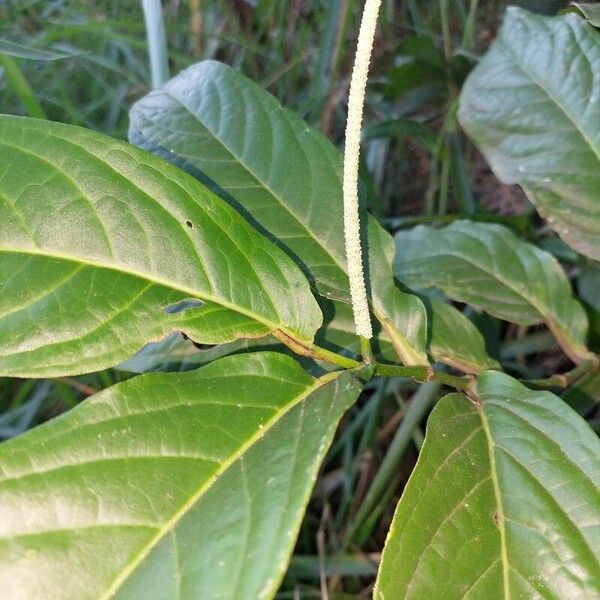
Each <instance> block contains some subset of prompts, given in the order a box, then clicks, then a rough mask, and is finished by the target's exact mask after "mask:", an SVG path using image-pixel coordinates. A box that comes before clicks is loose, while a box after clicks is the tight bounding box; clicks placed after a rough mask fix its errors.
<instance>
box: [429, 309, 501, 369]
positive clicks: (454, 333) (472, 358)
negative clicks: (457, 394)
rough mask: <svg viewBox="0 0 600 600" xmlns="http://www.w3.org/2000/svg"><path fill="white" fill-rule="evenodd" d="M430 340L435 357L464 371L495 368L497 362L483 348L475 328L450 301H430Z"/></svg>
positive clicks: (483, 344) (497, 366) (482, 341)
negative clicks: (448, 302)
mask: <svg viewBox="0 0 600 600" xmlns="http://www.w3.org/2000/svg"><path fill="white" fill-rule="evenodd" d="M430 302H431V313H432V314H431V341H430V346H429V350H430V352H431V355H432V356H433V357H434V358H435V360H437V361H440V362H443V363H445V364H447V365H450V366H452V367H455V368H457V369H460V370H461V371H464V372H465V373H479V372H480V371H485V370H486V369H498V368H499V367H500V364H499V363H498V361H496V360H494V359H493V358H492V357H491V356H489V354H488V353H487V350H486V349H485V340H484V339H483V335H481V332H480V331H479V329H477V327H476V326H475V325H474V324H473V322H472V321H470V320H469V319H468V318H467V317H465V315H463V314H462V313H461V312H460V311H459V310H457V309H456V308H454V306H452V305H451V304H447V303H446V302H441V301H439V300H431V301H430Z"/></svg>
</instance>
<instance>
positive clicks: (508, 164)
mask: <svg viewBox="0 0 600 600" xmlns="http://www.w3.org/2000/svg"><path fill="white" fill-rule="evenodd" d="M599 69H600V33H599V32H597V31H595V30H594V29H593V28H592V27H591V26H590V25H589V24H588V23H586V22H585V21H584V20H583V19H581V18H580V17H578V16H576V15H566V16H563V17H559V18H548V17H541V16H536V15H532V14H530V13H528V12H526V11H524V10H521V9H517V8H510V9H509V10H508V11H507V14H506V17H505V20H504V24H503V26H502V29H501V32H500V35H499V38H498V40H497V41H496V42H495V43H494V44H493V45H492V47H491V49H490V50H489V52H488V53H487V54H486V55H485V57H484V58H483V60H482V61H481V62H480V63H479V65H478V67H477V68H476V69H475V71H474V72H473V74H472V75H471V76H470V77H469V79H468V80H467V83H466V85H465V87H464V89H463V92H462V97H461V106H460V111H459V117H460V121H461V123H462V125H463V127H464V128H465V129H466V131H467V133H468V134H469V135H470V136H471V137H472V138H473V139H474V140H475V142H476V143H477V144H478V145H479V147H480V148H481V150H482V151H483V152H484V154H485V155H486V157H487V159H488V160H489V162H490V164H491V166H492V168H493V169H494V171H495V172H496V174H497V175H498V176H499V177H500V179H502V180H503V181H504V182H506V183H518V184H520V185H522V186H523V187H524V189H525V191H526V192H527V194H528V196H529V197H530V198H531V200H532V201H533V202H534V203H535V204H536V206H537V207H538V209H539V210H540V212H541V213H542V214H543V215H544V216H545V217H547V219H548V222H549V223H550V224H551V225H552V227H553V228H554V229H555V230H556V231H557V232H558V233H559V234H560V236H561V237H562V238H563V239H564V241H565V242H567V243H568V244H569V245H570V246H572V247H573V248H575V249H576V250H578V251H579V252H581V253H583V254H587V255H588V256H591V257H593V258H596V259H599V258H600V118H599V117H598V100H599V98H600V78H599V77H597V72H598V70H599Z"/></svg>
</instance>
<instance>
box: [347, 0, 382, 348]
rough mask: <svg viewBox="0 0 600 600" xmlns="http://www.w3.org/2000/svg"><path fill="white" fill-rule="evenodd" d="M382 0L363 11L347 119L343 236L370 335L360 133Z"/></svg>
mask: <svg viewBox="0 0 600 600" xmlns="http://www.w3.org/2000/svg"><path fill="white" fill-rule="evenodd" d="M380 6H381V0H366V2H365V8H364V11H363V16H362V22H361V24H360V33H359V34H358V45H357V48H356V56H355V59H354V69H353V71H352V80H351V82H350V97H349V99H348V122H347V124H346V147H345V150H344V237H345V241H346V260H347V261H348V277H349V278H350V294H351V296H352V309H353V311H354V323H355V327H356V334H357V335H359V336H361V337H364V338H367V339H371V338H372V337H373V329H372V326H371V315H370V313H369V302H368V300H367V291H366V288H365V275H364V269H363V261H362V248H361V243H360V216H359V207H358V165H359V154H360V134H361V127H362V119H363V105H364V101H365V88H366V87H367V77H368V74H369V63H370V61H371V51H372V49H373V40H374V39H375V27H376V25H377V15H378V14H379V7H380Z"/></svg>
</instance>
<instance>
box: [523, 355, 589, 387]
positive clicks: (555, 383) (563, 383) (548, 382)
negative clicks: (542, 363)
mask: <svg viewBox="0 0 600 600" xmlns="http://www.w3.org/2000/svg"><path fill="white" fill-rule="evenodd" d="M597 367H598V363H597V362H596V361H593V360H584V361H583V362H582V363H581V364H580V365H577V366H576V367H575V368H574V369H573V370H571V371H568V372H567V373H560V374H558V375H552V376H551V377H547V378H546V379H525V380H524V381H522V383H524V384H525V385H527V386H530V387H533V388H537V389H541V390H552V389H556V388H559V389H565V388H567V387H569V386H570V385H571V384H572V383H575V382H576V381H577V380H578V379H581V378H582V377H583V376H584V375H587V373H589V372H590V371H592V370H593V369H595V368H597Z"/></svg>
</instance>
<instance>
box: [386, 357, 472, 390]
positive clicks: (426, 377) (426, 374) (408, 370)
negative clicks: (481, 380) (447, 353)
mask: <svg viewBox="0 0 600 600" xmlns="http://www.w3.org/2000/svg"><path fill="white" fill-rule="evenodd" d="M378 375H379V376H380V377H409V378H410V379H415V380H416V381H419V382H422V383H423V382H426V381H436V382H438V383H440V384H444V385H448V386H450V387H453V388H456V389H457V390H467V389H469V386H470V385H471V383H472V381H473V378H472V377H469V376H466V375H465V376H456V375H449V374H448V373H443V372H441V371H434V370H433V369H432V368H431V367H428V366H416V367H407V366H399V365H382V364H379V363H377V364H376V365H375V376H378Z"/></svg>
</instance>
